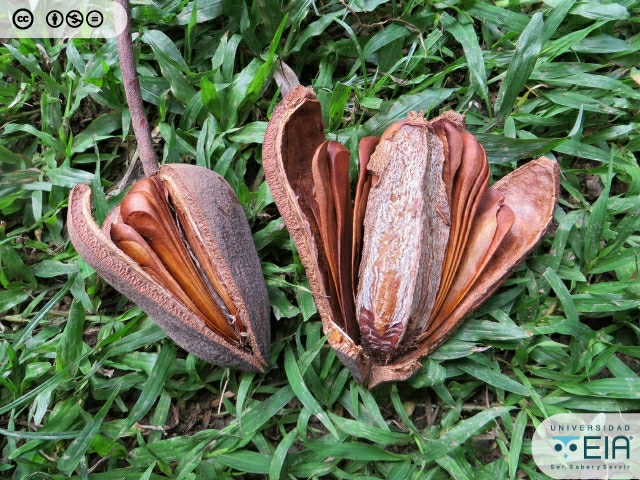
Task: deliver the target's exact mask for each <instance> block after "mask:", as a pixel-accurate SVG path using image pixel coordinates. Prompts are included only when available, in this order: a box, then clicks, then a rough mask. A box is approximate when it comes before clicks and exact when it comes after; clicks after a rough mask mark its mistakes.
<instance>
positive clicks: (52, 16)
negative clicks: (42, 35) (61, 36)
mask: <svg viewBox="0 0 640 480" xmlns="http://www.w3.org/2000/svg"><path fill="white" fill-rule="evenodd" d="M46 20H47V25H49V26H50V27H51V28H58V27H59V26H60V25H62V24H63V23H64V15H62V13H60V11H59V10H51V11H50V12H49V13H47V18H46Z"/></svg>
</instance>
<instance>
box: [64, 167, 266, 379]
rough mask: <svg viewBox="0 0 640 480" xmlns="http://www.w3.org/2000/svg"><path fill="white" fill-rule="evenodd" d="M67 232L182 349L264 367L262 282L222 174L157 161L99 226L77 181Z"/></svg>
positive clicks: (217, 360)
mask: <svg viewBox="0 0 640 480" xmlns="http://www.w3.org/2000/svg"><path fill="white" fill-rule="evenodd" d="M68 230H69V236H70V237H71V241H72V243H73V245H74V247H75V248H76V250H77V251H78V253H79V254H80V256H82V258H84V259H85V261H86V262H87V263H88V264H89V265H91V266H92V267H93V268H94V269H95V270H96V272H98V274H100V275H101V276H102V277H103V278H104V279H105V280H106V281H107V282H108V283H109V284H111V285H112V286H113V287H114V288H115V289H116V290H118V291H119V292H120V293H122V294H124V295H125V296H127V297H128V298H130V299H131V300H132V301H134V302H135V303H136V304H138V305H139V306H140V307H141V308H142V309H143V310H144V311H145V312H146V313H147V314H148V315H149V316H150V317H151V318H152V319H153V320H154V321H155V322H156V323H157V324H158V325H159V326H160V327H161V328H162V329H163V330H164V331H165V332H167V334H168V335H169V337H171V338H172V339H173V340H175V341H176V343H178V344H179V345H180V346H182V347H183V348H184V349H185V350H187V351H189V352H191V353H193V354H194V355H196V356H197V357H199V358H201V359H203V360H206V361H207V362H210V363H213V364H216V365H220V366H223V367H231V368H237V369H242V370H248V371H263V370H264V367H265V366H266V365H267V362H268V359H269V357H268V355H269V342H270V323H269V299H268V296H267V289H266V286H265V283H264V278H263V276H262V269H261V266H260V260H259V258H258V254H257V252H256V249H255V245H254V243H253V239H252V237H251V231H250V229H249V224H248V222H247V219H246V216H245V213H244V210H243V208H242V206H241V205H240V203H239V201H238V198H237V197H236V195H235V193H234V192H233V190H232V189H231V187H230V186H229V184H228V183H227V182H226V181H225V180H224V179H223V178H222V177H221V176H220V175H218V174H217V173H215V172H213V171H211V170H208V169H205V168H201V167H197V166H193V165H177V164H173V165H164V166H162V167H160V169H159V170H158V172H157V173H156V174H155V175H152V176H151V177H147V178H144V179H142V180H139V181H138V182H137V183H136V184H135V185H134V186H133V187H132V188H131V190H130V191H129V192H128V193H127V195H126V196H125V197H124V199H123V201H122V203H121V204H120V205H119V206H118V207H116V208H115V209H114V210H113V211H112V212H111V213H110V214H109V215H108V216H107V218H106V220H105V222H104V224H103V226H102V228H100V227H99V226H98V225H97V224H96V222H95V221H94V219H93V217H92V214H91V190H90V189H89V187H88V186H86V185H77V186H76V187H75V188H74V189H73V190H72V192H71V195H70V198H69V214H68Z"/></svg>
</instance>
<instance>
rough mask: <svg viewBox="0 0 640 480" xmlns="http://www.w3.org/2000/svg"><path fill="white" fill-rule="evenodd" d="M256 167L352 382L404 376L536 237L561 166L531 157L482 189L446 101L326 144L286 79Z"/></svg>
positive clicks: (468, 144) (308, 102)
mask: <svg viewBox="0 0 640 480" xmlns="http://www.w3.org/2000/svg"><path fill="white" fill-rule="evenodd" d="M263 165H264V170H265V176H266V179H267V181H268V183H269V186H270V188H271V192H272V194H273V197H274V199H275V201H276V205H277V206H278V209H279V210H280V213H281V215H282V217H283V219H284V221H285V224H286V226H287V228H288V229H289V232H290V233H291V236H292V237H293V240H294V242H295V244H296V247H297V249H298V252H299V254H300V259H301V260H302V263H303V265H304V266H305V268H306V271H307V276H308V278H309V283H310V285H311V289H312V291H313V295H314V299H315V302H316V305H317V307H318V312H319V313H320V316H321V318H322V322H323V327H324V331H325V333H326V334H328V335H329V336H328V339H329V343H330V344H331V346H332V347H333V348H334V349H335V351H336V353H337V355H338V357H339V358H340V360H341V361H342V362H343V363H344V364H345V365H346V366H347V367H348V368H349V370H350V371H351V372H352V373H353V375H354V377H355V378H356V380H358V381H359V382H362V383H365V384H366V385H368V386H370V387H372V386H375V385H377V384H379V383H381V382H386V381H393V380H404V379H406V378H408V377H410V376H411V375H412V374H413V373H414V372H415V371H416V370H417V369H418V368H419V367H420V365H421V363H420V358H421V357H423V356H424V355H427V354H428V353H430V352H432V351H433V350H434V349H436V348H437V347H438V346H440V345H441V344H442V343H443V342H444V341H445V340H446V339H447V338H448V337H449V336H450V335H451V334H452V333H453V332H454V331H455V329H456V328H457V327H458V325H459V324H460V322H461V321H462V320H463V319H464V318H465V317H466V316H468V315H469V314H470V313H471V312H472V311H473V310H474V309H475V308H477V307H478V306H479V305H480V304H481V303H482V302H483V301H484V300H485V299H486V298H487V297H488V296H489V295H491V293H492V292H493V291H495V289H496V288H498V286H499V285H500V284H501V283H502V282H503V281H504V280H505V279H506V278H507V276H508V275H509V274H510V273H511V272H512V271H513V269H514V268H515V267H516V266H517V265H518V264H519V263H520V262H521V261H522V260H523V259H524V257H525V256H526V255H527V254H528V253H529V252H530V251H531V250H532V249H533V248H534V247H535V245H536V244H537V243H538V242H539V241H540V239H541V237H542V235H543V233H544V232H545V230H546V228H547V226H548V225H549V223H550V221H551V219H552V214H553V210H554V207H555V205H556V202H557V198H558V190H559V186H558V185H559V167H558V165H557V163H556V162H554V161H552V160H549V159H547V158H544V157H542V158H540V159H538V160H535V161H531V162H529V163H527V164H525V165H524V166H522V167H520V168H519V169H517V170H515V171H514V172H512V173H511V174H509V175H507V176H506V177H504V178H503V179H501V180H499V181H498V182H496V183H495V184H494V185H493V186H492V187H491V188H489V184H488V182H489V165H488V162H487V159H486V155H485V153H484V150H483V148H482V146H481V145H480V144H479V143H478V141H477V140H476V139H475V138H474V137H473V136H472V135H471V134H470V133H468V132H467V131H466V130H465V126H464V118H463V117H462V116H461V115H459V114H457V113H455V112H447V113H446V114H444V115H442V116H440V117H438V118H436V119H434V120H432V121H427V120H425V119H424V118H423V117H422V116H421V115H416V114H412V115H410V116H409V118H407V119H405V120H401V121H399V122H397V123H395V124H393V125H392V126H391V127H389V128H388V129H387V130H386V131H385V132H384V134H383V135H382V137H381V138H380V139H377V138H374V137H365V138H364V139H362V141H361V143H360V146H359V165H360V174H359V178H358V182H357V186H356V191H355V196H354V197H355V202H353V201H352V195H351V190H350V184H349V175H348V170H349V152H348V151H347V150H346V148H345V147H343V146H342V145H340V144H339V143H337V142H327V141H326V139H325V135H324V125H323V123H322V113H321V110H320V103H319V102H318V100H317V99H316V96H315V94H314V92H313V90H311V89H308V88H304V87H301V86H298V87H296V88H295V89H293V90H291V91H290V92H289V93H288V94H287V96H286V97H285V98H284V100H283V101H282V102H281V103H280V104H279V105H278V107H277V108H276V110H275V111H274V113H273V117H272V118H271V121H270V122H269V125H268V127H267V132H266V135H265V141H264V145H263Z"/></svg>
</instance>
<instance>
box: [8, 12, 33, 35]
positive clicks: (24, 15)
mask: <svg viewBox="0 0 640 480" xmlns="http://www.w3.org/2000/svg"><path fill="white" fill-rule="evenodd" d="M12 21H13V25H14V26H15V27H16V28H18V29H20V30H26V29H27V28H29V27H31V25H33V13H31V10H28V9H26V8H20V9H18V10H16V12H15V13H14V14H13V18H12Z"/></svg>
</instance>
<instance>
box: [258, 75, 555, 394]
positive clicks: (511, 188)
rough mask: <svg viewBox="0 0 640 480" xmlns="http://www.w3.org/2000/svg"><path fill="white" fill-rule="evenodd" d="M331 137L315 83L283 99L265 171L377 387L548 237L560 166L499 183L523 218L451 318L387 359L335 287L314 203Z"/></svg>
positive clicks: (366, 378)
mask: <svg viewBox="0 0 640 480" xmlns="http://www.w3.org/2000/svg"><path fill="white" fill-rule="evenodd" d="M426 125H427V128H428V129H429V130H430V131H433V135H434V136H436V133H435V132H436V131H438V132H440V134H441V135H442V134H444V133H443V132H445V131H446V129H447V128H455V129H457V130H458V131H462V130H463V128H464V121H463V117H462V116H460V115H458V114H455V113H454V112H447V113H446V114H444V115H442V116H441V117H438V118H436V119H434V120H432V121H430V122H426ZM396 128H397V127H396ZM465 135H468V134H466V133H465ZM469 137H470V135H469ZM383 138H384V136H383ZM324 141H325V136H324V125H323V123H322V112H321V109H320V103H319V102H318V100H317V98H316V96H315V94H314V92H313V90H312V89H309V88H305V87H302V86H298V87H296V88H295V89H293V90H291V92H289V94H288V95H287V96H286V97H285V98H284V99H283V101H282V102H281V103H280V104H279V105H278V107H277V108H276V109H275V111H274V113H273V116H272V118H271V121H270V122H269V125H268V127H267V132H266V135H265V141H264V145H263V166H264V170H265V177H266V179H267V182H268V183H269V186H270V188H271V192H272V194H273V197H274V199H275V202H276V205H277V207H278V209H279V211H280V214H281V215H282V217H283V219H284V222H285V224H286V226H287V228H288V230H289V232H290V234H291V236H292V237H293V240H294V242H295V244H296V247H297V249H298V253H299V255H300V259H301V261H302V263H303V265H304V266H305V269H306V272H307V277H308V278H309V283H310V286H311V290H312V292H313V296H314V299H315V302H316V305H317V308H318V312H319V314H320V317H321V319H322V324H323V329H324V332H325V333H326V334H328V339H329V343H330V344H331V346H332V347H333V348H334V350H335V352H336V354H337V356H338V358H340V360H341V361H342V362H343V363H344V364H345V365H346V366H347V368H349V370H350V371H351V373H352V374H353V376H354V377H355V379H356V380H357V381H358V382H361V383H364V384H366V385H368V386H369V387H373V386H375V385H378V384H380V383H382V382H387V381H397V380H404V379H406V378H408V377H410V376H411V375H412V374H413V373H414V372H415V371H416V370H417V369H418V368H420V366H421V362H420V358H421V357H423V356H425V355H427V354H429V353H430V352H432V351H433V350H435V349H436V348H437V347H439V346H440V345H441V344H442V343H443V342H444V341H445V340H446V339H447V338H448V337H449V336H450V335H451V334H452V333H453V332H454V331H455V329H456V328H457V327H458V325H459V324H460V323H461V322H462V320H463V319H464V318H465V317H467V316H468V315H469V314H470V313H471V312H472V311H473V310H474V309H475V308H477V307H478V306H479V305H480V304H481V303H482V302H483V301H484V300H485V299H486V298H487V297H488V296H489V295H491V294H492V293H493V292H494V291H495V290H496V289H497V288H498V287H499V285H500V284H501V283H502V282H503V281H504V280H505V279H506V278H507V277H508V276H509V275H510V274H511V272H512V271H513V269H514V268H515V267H517V266H518V265H519V263H520V262H522V261H523V259H524V257H525V256H526V255H527V254H528V253H529V252H530V251H531V250H532V249H533V248H534V247H535V246H536V245H537V243H538V242H539V241H540V239H541V238H542V235H543V234H544V232H545V230H546V229H547V227H548V225H549V223H550V221H551V219H552V215H553V210H554V208H555V205H556V203H557V198H558V191H559V167H558V165H557V163H556V162H554V161H552V160H549V159H547V158H544V157H542V158H540V159H538V160H535V161H531V162H529V163H527V164H525V165H524V166H522V167H520V168H519V169H517V170H515V171H514V172H512V173H511V174H509V175H507V176H506V177H504V178H503V179H501V180H499V181H498V182H496V183H495V184H494V185H493V186H492V187H491V188H492V189H494V190H496V191H499V192H501V193H502V194H504V197H505V199H504V204H505V205H507V206H508V207H509V208H510V209H511V210H512V211H513V214H514V217H515V219H514V223H513V225H512V226H511V228H510V229H509V231H508V232H507V234H506V236H505V237H504V239H503V240H502V242H501V243H500V244H499V246H498V248H497V250H496V252H495V254H494V255H493V257H492V258H491V260H489V262H488V264H487V265H486V266H485V268H484V270H483V271H482V273H481V274H480V275H479V277H478V278H477V280H476V281H475V283H474V284H473V285H472V286H471V288H470V289H469V291H467V292H466V294H465V295H464V296H463V297H462V299H461V301H460V302H459V303H458V304H457V305H456V306H455V307H454V308H453V310H452V311H451V312H450V313H449V314H448V315H447V316H446V318H443V319H440V324H439V325H438V326H437V328H433V329H430V328H429V327H430V325H427V326H426V327H425V328H424V331H423V332H421V335H420V336H421V339H420V341H419V342H418V338H417V333H418V332H411V335H413V336H414V337H415V338H405V339H404V340H403V342H404V344H405V345H406V348H405V350H404V351H402V353H400V354H398V355H397V356H395V357H394V358H391V359H387V360H381V359H379V358H375V355H371V354H370V353H367V351H366V349H364V348H363V346H362V345H361V342H360V339H359V338H356V339H353V338H350V336H349V335H347V333H346V329H345V322H344V319H343V316H342V313H341V310H340V302H339V301H338V299H337V298H336V295H331V292H330V285H331V281H330V275H331V272H330V270H329V262H328V259H327V256H326V255H325V250H324V247H323V240H322V238H321V235H320V230H319V228H318V226H317V223H316V221H315V220H314V216H313V211H312V209H311V207H310V206H309V202H308V199H310V198H313V197H314V184H313V178H312V175H311V174H310V172H311V171H312V159H313V156H314V154H315V152H316V149H317V148H318V147H319V145H320V144H322V143H323V142H324ZM476 143H477V142H476ZM444 154H445V153H444V152H443V153H442V155H444ZM379 161H380V160H379ZM369 168H371V166H369ZM445 174H446V171H445ZM367 207H368V206H367ZM356 215H358V212H356ZM355 234H356V235H357V234H358V233H357V232H355ZM355 262H356V261H355V260H354V264H355Z"/></svg>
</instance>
